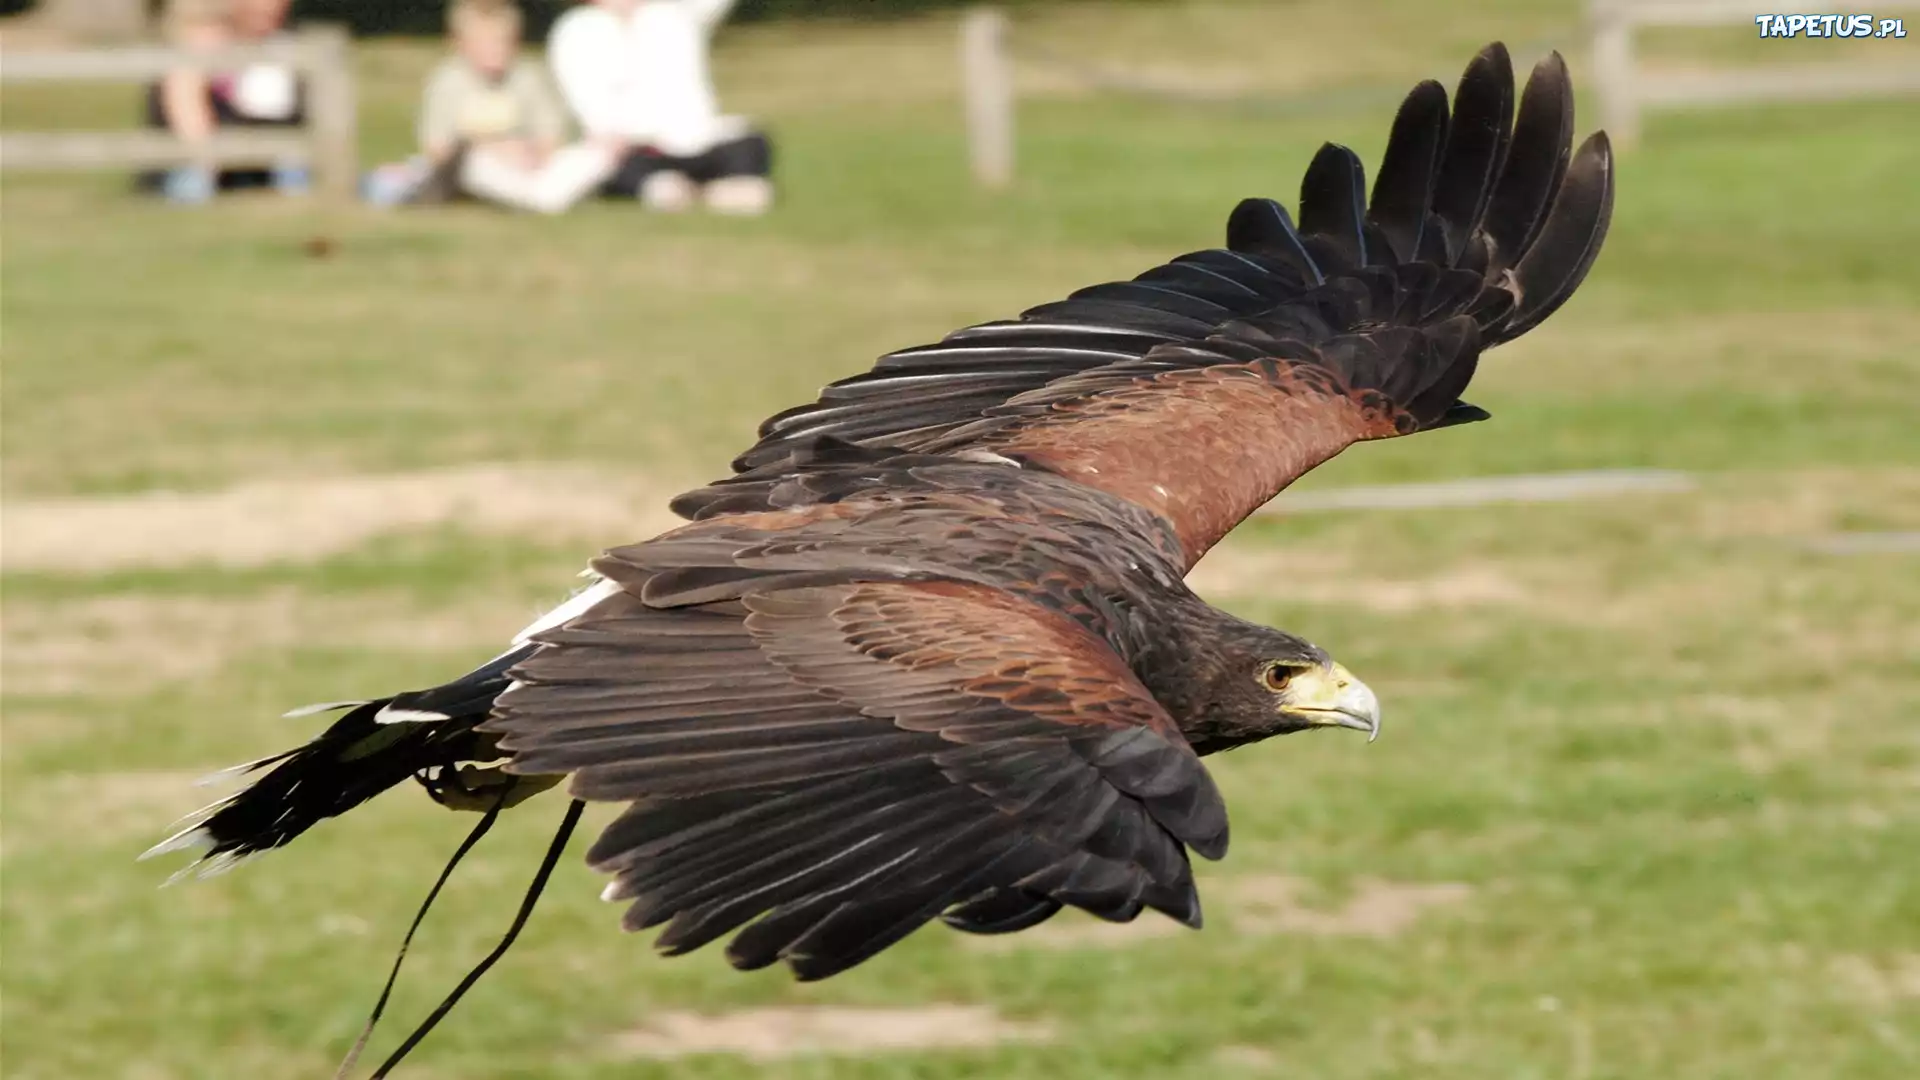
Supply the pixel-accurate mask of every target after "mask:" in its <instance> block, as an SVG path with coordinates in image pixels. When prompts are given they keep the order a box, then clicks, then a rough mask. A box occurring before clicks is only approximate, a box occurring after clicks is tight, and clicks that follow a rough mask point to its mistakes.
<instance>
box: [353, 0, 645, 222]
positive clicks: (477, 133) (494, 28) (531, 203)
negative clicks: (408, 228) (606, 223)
mask: <svg viewBox="0 0 1920 1080" xmlns="http://www.w3.org/2000/svg"><path fill="white" fill-rule="evenodd" d="M520 20H521V16H520V9H519V8H518V7H515V6H514V5H513V3H512V2H511V0H458V2H457V3H455V4H454V5H453V7H452V9H451V10H450V11H449V12H448V15H447V26H448V29H449V31H450V32H451V36H452V39H453V55H451V56H449V57H447V58H446V59H445V60H443V61H441V62H440V66H439V67H437V68H435V69H434V72H433V74H432V76H431V77H429V78H428V80H427V89H426V94H425V99H424V101H423V102H422V104H421V110H420V148H421V156H420V157H419V158H416V159H414V160H413V161H412V162H409V163H407V164H406V165H402V166H397V167H389V168H386V169H382V170H379V171H376V172H375V173H374V175H373V176H372V177H370V178H369V184H368V190H367V195H368V198H369V199H371V200H372V201H374V202H377V203H393V202H433V201H439V200H442V199H446V198H450V197H452V196H455V195H460V194H464V195H471V196H473V197H475V198H480V199H485V200H488V201H490V202H495V203H499V204H500V205H503V206H510V207H514V208H516V209H521V210H532V211H536V212H538V213H543V214H557V213H559V212H561V211H563V210H565V209H567V208H568V207H570V206H572V205H573V204H574V203H575V202H578V201H579V200H580V199H581V197H583V196H585V195H587V194H588V193H590V192H592V191H594V190H595V189H596V188H598V187H599V185H600V184H601V182H602V181H604V180H605V179H606V178H607V176H608V175H610V174H611V173H612V171H613V169H614V167H615V165H616V164H617V162H616V160H615V158H614V156H613V155H612V154H611V153H609V152H608V151H607V150H605V149H604V148H602V147H599V146H596V145H594V144H592V143H577V144H574V145H571V146H562V145H561V142H562V141H563V139H564V137H565V134H566V125H567V120H566V114H565V112H564V111H563V109H562V108H561V106H560V102H559V99H558V98H557V97H556V96H555V95H554V92H553V89H552V87H551V85H550V84H549V83H548V81H547V76H546V72H545V71H544V70H543V69H542V68H541V67H540V65H539V64H538V63H537V62H535V61H533V60H528V59H524V58H521V57H519V55H518V53H519V46H520V26H521V21H520Z"/></svg>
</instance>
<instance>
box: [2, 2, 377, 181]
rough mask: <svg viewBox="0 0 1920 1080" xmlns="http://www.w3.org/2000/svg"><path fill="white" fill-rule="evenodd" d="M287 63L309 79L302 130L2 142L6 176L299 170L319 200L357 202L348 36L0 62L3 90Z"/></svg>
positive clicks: (306, 32) (12, 136) (66, 52)
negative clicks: (190, 140) (199, 167)
mask: <svg viewBox="0 0 1920 1080" xmlns="http://www.w3.org/2000/svg"><path fill="white" fill-rule="evenodd" d="M256 63H272V64H284V65H286V66H288V67H290V68H292V69H294V70H295V71H296V72H298V73H299V74H300V76H301V78H302V82H303V85H304V91H305V97H304V101H305V106H306V123H305V124H304V125H303V126H301V127H297V128H222V129H220V130H218V131H217V132H215V133H214V135H213V137H212V139H210V140H209V141H208V142H207V143H205V144H203V145H198V146H189V145H188V144H186V143H183V142H181V141H180V140H179V139H176V138H174V137H173V136H172V135H170V134H168V133H167V132H164V131H82V132H15V131H9V132H6V133H4V134H0V169H22V170H29V169H47V170H63V169H110V168H124V169H141V168H156V167H166V166H172V165H182V164H188V163H200V164H204V165H207V166H209V167H223V166H244V165H268V164H273V163H276V162H299V163H302V164H306V165H308V166H310V167H311V168H312V169H313V172H314V180H315V183H316V185H317V187H318V189H319V191H320V193H321V194H323V195H326V196H328V197H331V198H335V199H341V200H345V199H351V198H352V197H353V193H354V185H355V182H356V176H357V174H358V171H359V168H358V164H357V161H356V149H355V147H356V141H357V139H358V133H357V131H356V119H355V115H356V104H355V100H354V85H353V68H352V55H351V51H350V47H349V43H348V39H347V33H346V31H345V29H343V28H341V27H337V26H308V27H303V28H302V29H301V30H299V31H298V32H297V33H295V34H292V35H289V36H288V37H287V38H286V39H285V40H279V41H271V42H266V43H263V44H258V45H246V46H237V47H234V48H229V49H221V50H217V51H212V52H196V51H190V50H185V49H177V48H168V47H162V46H131V47H127V48H111V49H58V50H34V51H26V50H22V51H17V52H16V51H12V50H8V51H7V52H5V53H4V54H3V55H0V82H9V83H25V82H59V83H64V82H152V81H154V80H156V79H159V78H160V77H161V76H163V75H165V74H166V73H167V72H169V71H174V70H177V69H179V68H201V69H206V70H222V71H232V70H238V69H240V68H243V67H245V66H247V65H249V64H256Z"/></svg>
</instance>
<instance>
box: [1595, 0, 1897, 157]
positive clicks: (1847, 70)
mask: <svg viewBox="0 0 1920 1080" xmlns="http://www.w3.org/2000/svg"><path fill="white" fill-rule="evenodd" d="M1862 6H1863V7H1864V8H1865V9H1868V10H1871V11H1872V12H1873V13H1874V17H1875V18H1876V19H1878V18H1879V16H1880V14H1881V13H1882V12H1900V11H1920V0H1878V2H1876V3H1873V4H1866V5H1862ZM1766 7H1767V5H1765V4H1758V3H1755V2H1754V0H1588V3H1587V19H1588V24H1589V25H1590V26H1591V27H1592V31H1593V59H1594V79H1595V84H1596V88H1597V90H1598V91H1599V96H1600V111H1601V123H1602V125H1603V126H1604V127H1605V128H1606V129H1607V134H1608V135H1609V136H1611V137H1612V139H1613V142H1614V145H1616V146H1631V145H1633V143H1635V142H1636V141H1638V139H1639V136H1640V115H1641V113H1643V112H1645V111H1647V110H1649V109H1669V108H1694V107H1701V106H1712V105H1740V104H1748V103H1754V102H1765V101H1832V100H1837V99H1843V98H1859V97H1880V96H1890V95H1894V94H1901V93H1912V92H1916V91H1920V63H1914V62H1912V61H1911V60H1909V61H1908V62H1907V63H1906V64H1904V65H1894V64H1887V65H1884V66H1883V65H1878V64H1875V65H1869V66H1864V67H1860V66H1855V67H1847V66H1842V65H1838V64H1832V63H1818V62H1815V61H1814V60H1813V57H1815V56H1817V55H1818V48H1819V45H1820V44H1822V43H1823V42H1822V41H1813V42H1802V43H1799V44H1790V43H1789V42H1787V41H1785V40H1781V41H1778V42H1777V45H1778V46H1779V47H1780V49H1781V54H1782V56H1784V57H1787V58H1788V60H1789V63H1786V64H1778V65H1770V66H1767V67H1750V68H1740V69H1733V70H1722V71H1712V72H1697V73H1674V74H1650V73H1647V72H1643V71H1641V70H1639V68H1638V67H1637V66H1636V64H1635V62H1634V53H1633V36H1634V31H1636V30H1639V29H1641V28H1644V27H1685V26H1692V27H1734V26H1744V27H1746V29H1747V32H1748V33H1749V34H1752V35H1754V36H1755V37H1758V36H1759V33H1760V28H1759V26H1758V25H1757V24H1756V23H1755V22H1754V17H1755V15H1756V13H1758V12H1760V11H1762V10H1765V9H1766ZM1783 10H1790V9H1783ZM1886 47H1887V48H1889V49H1912V48H1914V47H1915V46H1913V45H1910V44H1908V43H1907V42H1904V41H1892V40H1889V41H1887V42H1886Z"/></svg>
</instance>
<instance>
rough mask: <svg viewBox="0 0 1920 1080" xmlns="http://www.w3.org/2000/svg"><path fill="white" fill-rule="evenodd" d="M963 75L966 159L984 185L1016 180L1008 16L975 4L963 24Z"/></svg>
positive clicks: (1002, 183) (961, 66)
mask: <svg viewBox="0 0 1920 1080" xmlns="http://www.w3.org/2000/svg"><path fill="white" fill-rule="evenodd" d="M960 77H961V84H962V91H963V93H964V94H965V97H966V108H967V158H968V161H969V163H970V164H971V165H972V167H973V178H974V180H975V181H976V182H978V183H979V184H981V185H982V186H983V187H990V188H998V187H1005V186H1007V184H1008V183H1010V182H1012V180H1013V65H1012V63H1011V61H1010V60H1009V58H1008V56H1007V16H1006V14H1005V13H1004V12H1002V11H1000V10H999V9H998V8H985V7H983V8H972V9H970V10H969V11H968V12H967V13H966V15H965V16H963V17H962V20H961V23H960Z"/></svg>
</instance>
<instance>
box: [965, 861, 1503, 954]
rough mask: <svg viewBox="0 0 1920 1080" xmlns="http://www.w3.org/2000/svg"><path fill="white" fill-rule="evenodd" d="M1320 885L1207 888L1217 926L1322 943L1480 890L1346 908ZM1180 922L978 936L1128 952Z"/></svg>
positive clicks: (1386, 926)
mask: <svg viewBox="0 0 1920 1080" xmlns="http://www.w3.org/2000/svg"><path fill="white" fill-rule="evenodd" d="M1313 891H1314V886H1313V883H1312V882H1310V881H1307V880H1305V879H1302V878H1295V877H1287V876H1279V875H1275V876H1257V877H1247V878H1233V879H1228V880H1224V881H1220V880H1216V881H1207V882H1202V884H1201V887H1200V892H1201V895H1202V896H1203V897H1204V898H1205V899H1206V902H1207V905H1208V907H1207V910H1208V912H1209V916H1210V919H1209V921H1210V922H1211V921H1212V918H1215V917H1217V918H1219V919H1220V920H1221V921H1222V922H1223V923H1225V924H1226V925H1228V926H1231V927H1232V928H1233V931H1234V932H1235V933H1245V934H1255V935H1264V934H1310V935H1314V936H1322V937H1373V938H1390V937H1394V936H1396V935H1398V934H1400V933H1402V932H1403V931H1405V930H1406V929H1407V928H1408V927H1410V926H1412V925H1413V924H1414V922H1415V921H1417V920H1418V919H1419V918H1420V916H1421V915H1422V914H1424V913H1426V912H1427V911H1429V910H1431V909H1434V908H1438V907H1445V906H1449V905H1453V904H1458V903H1460V902H1462V901H1464V900H1466V899H1467V898H1468V897H1470V896H1472V895H1473V890H1472V888H1470V887H1469V886H1467V885H1463V884H1460V883H1458V882H1450V881H1442V882H1429V883H1408V882H1393V881H1381V880H1378V879H1374V878H1364V879H1361V880H1360V881H1359V882H1358V883H1356V886H1355V888H1354V892H1353V894H1352V896H1350V897H1349V898H1348V899H1347V902H1346V903H1345V904H1343V905H1341V906H1339V907H1334V908H1325V907H1316V906H1312V905H1310V904H1308V903H1307V902H1306V901H1305V900H1304V899H1303V897H1306V896H1310V895H1311V894H1312V892H1313ZM1187 932H1188V931H1187V929H1186V928H1185V927H1183V926H1181V925H1179V924H1178V923H1176V922H1174V921H1173V920H1172V919H1168V918H1164V917H1162V916H1160V915H1158V914H1155V913H1153V912H1147V913H1145V914H1142V915H1141V916H1140V917H1139V918H1138V919H1136V920H1134V921H1133V922H1130V923H1108V922H1102V921H1100V920H1098V919H1094V918H1092V917H1091V916H1083V915H1079V914H1078V913H1075V912H1068V913H1064V914H1062V915H1060V916H1057V917H1055V918H1054V919H1052V920H1050V921H1048V922H1046V923H1042V924H1041V925H1039V926H1037V927H1035V928H1033V929H1032V930H1028V931H1025V932H1023V933H1018V934H1005V935H993V936H982V937H971V938H970V939H969V940H970V941H971V942H972V943H974V944H975V945H976V946H977V947H979V948H983V949H988V950H991V951H995V952H1003V951H1012V950H1015V949H1023V948H1036V949H1104V948H1125V947H1127V946H1129V945H1136V944H1139V943H1141V942H1144V941H1155V940H1159V939H1162V938H1167V937H1172V936H1175V935H1178V934H1183V933H1187Z"/></svg>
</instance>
